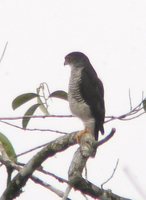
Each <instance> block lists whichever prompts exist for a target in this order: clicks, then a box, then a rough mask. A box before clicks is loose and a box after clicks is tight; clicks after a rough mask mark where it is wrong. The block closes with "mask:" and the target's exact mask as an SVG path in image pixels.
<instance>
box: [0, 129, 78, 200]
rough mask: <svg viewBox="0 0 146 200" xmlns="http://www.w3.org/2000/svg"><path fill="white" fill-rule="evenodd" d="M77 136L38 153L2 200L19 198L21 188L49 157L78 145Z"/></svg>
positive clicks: (73, 134) (8, 188) (53, 143)
mask: <svg viewBox="0 0 146 200" xmlns="http://www.w3.org/2000/svg"><path fill="white" fill-rule="evenodd" d="M75 135H76V132H74V133H71V134H68V135H65V136H62V137H59V138H57V139H56V140H54V141H52V142H50V143H49V144H48V145H47V146H46V147H44V148H43V149H42V150H41V151H40V152H38V153H37V154H36V155H35V156H34V157H33V158H32V159H31V160H30V161H29V162H28V163H27V164H26V165H25V166H24V167H23V168H22V169H21V170H20V172H19V173H18V174H17V175H16V176H15V177H14V178H13V180H12V181H11V183H10V184H9V185H8V187H7V189H6V190H5V191H4V193H3V195H2V196H1V200H11V199H14V198H15V197H17V194H18V193H19V191H20V190H21V188H22V187H23V186H24V185H25V184H26V182H27V180H28V179H29V178H30V176H31V175H32V173H33V172H34V171H35V170H36V169H37V168H38V167H39V166H40V165H41V164H42V162H44V161H45V160H46V159H47V158H48V157H52V156H54V155H55V154H56V153H57V152H61V151H64V150H65V149H67V148H68V147H69V146H72V145H74V144H76V139H75Z"/></svg>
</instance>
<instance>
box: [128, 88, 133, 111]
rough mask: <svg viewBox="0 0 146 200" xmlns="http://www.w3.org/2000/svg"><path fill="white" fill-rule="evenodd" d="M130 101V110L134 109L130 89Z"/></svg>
mask: <svg viewBox="0 0 146 200" xmlns="http://www.w3.org/2000/svg"><path fill="white" fill-rule="evenodd" d="M129 102H130V110H132V99H131V91H130V89H129Z"/></svg>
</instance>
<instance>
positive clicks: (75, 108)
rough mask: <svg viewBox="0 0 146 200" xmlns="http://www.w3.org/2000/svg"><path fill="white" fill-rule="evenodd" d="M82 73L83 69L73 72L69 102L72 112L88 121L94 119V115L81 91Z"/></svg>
mask: <svg viewBox="0 0 146 200" xmlns="http://www.w3.org/2000/svg"><path fill="white" fill-rule="evenodd" d="M81 73H82V68H79V69H75V70H73V69H72V71H71V77H70V82H69V92H68V100H69V105H70V109H71V112H72V113H73V114H74V115H75V116H77V117H79V118H80V119H81V120H83V121H86V120H88V119H90V118H91V117H92V114H91V111H90V107H89V105H88V104H87V103H86V102H85V100H84V99H83V97H82V94H81V91H80V83H81Z"/></svg>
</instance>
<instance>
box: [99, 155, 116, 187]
mask: <svg viewBox="0 0 146 200" xmlns="http://www.w3.org/2000/svg"><path fill="white" fill-rule="evenodd" d="M118 164H119V159H118V160H117V162H116V166H115V168H114V170H113V173H112V175H111V176H110V177H109V178H108V179H107V180H106V181H105V182H103V183H102V184H101V188H102V189H103V186H104V185H105V184H106V183H108V182H109V181H110V180H111V179H112V178H113V176H114V174H115V172H116V170H117V167H118Z"/></svg>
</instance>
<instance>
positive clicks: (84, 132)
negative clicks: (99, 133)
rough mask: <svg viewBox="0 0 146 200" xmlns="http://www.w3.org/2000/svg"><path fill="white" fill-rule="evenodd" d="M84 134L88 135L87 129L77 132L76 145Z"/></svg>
mask: <svg viewBox="0 0 146 200" xmlns="http://www.w3.org/2000/svg"><path fill="white" fill-rule="evenodd" d="M86 134H90V131H89V130H88V129H85V130H82V131H79V132H78V133H77V134H76V141H77V143H78V144H80V143H81V139H82V137H84V136H85V135H86Z"/></svg>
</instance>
